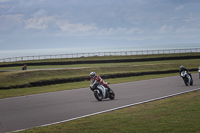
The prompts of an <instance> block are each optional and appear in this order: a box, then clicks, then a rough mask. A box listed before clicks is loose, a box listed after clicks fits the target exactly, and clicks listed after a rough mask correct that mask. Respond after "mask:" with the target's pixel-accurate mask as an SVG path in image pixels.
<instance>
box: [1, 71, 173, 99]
mask: <svg viewBox="0 0 200 133" xmlns="http://www.w3.org/2000/svg"><path fill="white" fill-rule="evenodd" d="M169 76H177V74H176V73H172V74H160V75H145V76H136V77H126V78H114V79H113V78H112V79H106V80H105V81H106V82H110V83H111V84H117V83H125V82H133V81H139V80H147V79H153V78H162V77H169ZM89 84H90V82H89V81H83V82H74V83H66V84H57V85H49V86H42V87H28V88H18V89H8V90H0V99H2V98H9V97H17V96H25V95H33V94H40V93H48V92H55V91H63V90H71V89H78V88H85V87H88V89H89Z"/></svg>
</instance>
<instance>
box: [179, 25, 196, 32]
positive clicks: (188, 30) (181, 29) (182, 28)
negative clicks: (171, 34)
mask: <svg viewBox="0 0 200 133" xmlns="http://www.w3.org/2000/svg"><path fill="white" fill-rule="evenodd" d="M195 32H196V33H198V32H200V29H198V28H187V27H186V26H182V27H180V28H178V29H177V30H176V33H195Z"/></svg>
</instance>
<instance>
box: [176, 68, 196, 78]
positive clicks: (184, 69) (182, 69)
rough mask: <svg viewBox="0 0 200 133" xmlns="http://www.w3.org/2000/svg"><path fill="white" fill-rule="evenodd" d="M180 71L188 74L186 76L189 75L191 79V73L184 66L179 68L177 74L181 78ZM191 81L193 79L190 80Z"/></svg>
mask: <svg viewBox="0 0 200 133" xmlns="http://www.w3.org/2000/svg"><path fill="white" fill-rule="evenodd" d="M182 71H186V72H187V73H188V75H190V77H191V79H192V75H191V73H190V72H189V70H188V69H186V68H185V67H184V66H180V70H179V73H180V76H181V72H182ZM192 80H193V79H192Z"/></svg>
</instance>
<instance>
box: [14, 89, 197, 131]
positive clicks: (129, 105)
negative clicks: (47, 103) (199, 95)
mask: <svg viewBox="0 0 200 133" xmlns="http://www.w3.org/2000/svg"><path fill="white" fill-rule="evenodd" d="M197 90H200V88H196V89H193V90H188V91H183V92H179V93H175V94H171V95H167V96H163V97H158V98H154V99H150V100H146V101H142V102H137V103H133V104H128V105H124V106H121V107H117V108H112V109H108V110H104V111H100V112H96V113H92V114H88V115H83V116H79V117H75V118H71V119H67V120H63V121H58V122H54V123H49V124H45V125H41V126H36V127H32V128H37V127H45V126H50V125H55V124H59V123H64V122H68V121H72V120H76V119H80V118H85V117H89V116H93V115H97V114H102V113H106V112H110V111H114V110H118V109H122V108H127V107H131V106H135V105H138V104H142V103H147V102H152V101H156V100H160V99H165V98H169V97H173V96H177V95H181V94H185V93H188V92H193V91H197ZM27 129H31V128H27ZM27 129H20V130H16V131H11V132H19V131H24V130H27Z"/></svg>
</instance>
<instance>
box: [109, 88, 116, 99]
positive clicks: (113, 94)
mask: <svg viewBox="0 0 200 133" xmlns="http://www.w3.org/2000/svg"><path fill="white" fill-rule="evenodd" d="M109 98H110V100H113V99H115V93H114V91H113V90H112V89H110V94H109Z"/></svg>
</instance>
